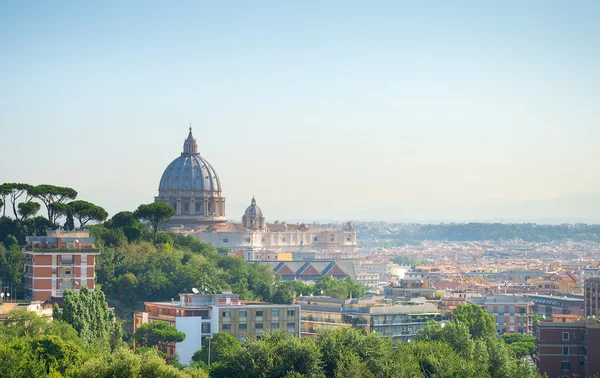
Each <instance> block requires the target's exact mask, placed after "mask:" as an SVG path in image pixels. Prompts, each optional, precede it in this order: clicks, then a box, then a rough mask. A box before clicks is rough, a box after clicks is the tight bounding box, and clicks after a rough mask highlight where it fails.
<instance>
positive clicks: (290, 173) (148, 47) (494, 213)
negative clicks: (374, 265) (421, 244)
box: [0, 0, 600, 221]
mask: <svg viewBox="0 0 600 378" xmlns="http://www.w3.org/2000/svg"><path fill="white" fill-rule="evenodd" d="M599 20H600V1H597V0H592V1H547V0H545V1H522V0H519V1H494V2H492V1H431V2H427V1H410V2H403V1H390V2H372V1H362V2H352V1H348V0H345V1H273V2H266V1H221V2H216V1H215V2H208V1H206V2H203V1H189V2H187V1H173V2H165V1H161V2H153V1H147V0H145V1H139V2H135V1H126V2H121V1H102V2H86V1H58V2H47V1H40V2H34V1H3V2H0V128H1V135H2V137H1V138H2V142H1V143H0V182H7V181H8V182H10V181H17V182H21V181H22V182H29V183H32V184H38V183H50V184H56V185H64V186H71V187H73V188H75V189H77V190H78V191H79V193H80V199H85V200H90V201H92V202H96V203H98V204H100V205H102V206H104V207H105V208H106V209H107V210H108V211H109V212H110V213H115V212H117V211H120V210H126V209H134V208H135V207H137V205H138V204H140V203H149V202H151V201H153V197H154V196H155V195H157V191H158V182H159V180H160V176H161V174H162V172H163V170H164V168H166V166H167V165H168V164H169V163H170V162H171V161H172V160H173V159H174V158H176V157H177V156H179V154H180V152H181V149H182V145H183V140H184V139H185V137H186V136H187V128H188V124H189V123H190V122H191V123H192V126H193V128H194V134H195V136H196V138H197V139H198V144H199V148H200V152H201V154H202V155H203V156H204V157H205V158H206V159H207V160H208V161H209V162H211V164H212V165H213V166H214V167H215V169H216V170H217V172H218V174H219V176H220V178H221V182H222V184H223V188H224V195H225V196H226V197H227V203H228V211H227V215H228V217H229V218H231V219H239V218H240V217H241V215H242V214H241V212H242V211H243V208H244V206H245V205H246V204H249V202H250V198H251V197H252V195H253V194H254V195H256V198H257V200H258V204H259V206H261V207H262V209H263V211H264V212H265V213H266V216H267V219H268V220H271V221H272V220H275V219H280V220H282V219H288V220H295V219H307V220H308V219H340V220H341V219H365V218H370V219H374V218H385V219H417V220H426V219H436V220H469V219H487V218H532V219H533V218H537V219H546V218H569V219H573V218H586V219H599V218H600V195H598V193H600V174H599V172H600V153H599V151H598V145H599V142H600V68H599V67H600V22H599Z"/></svg>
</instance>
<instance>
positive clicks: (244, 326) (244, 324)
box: [240, 323, 248, 330]
mask: <svg viewBox="0 0 600 378" xmlns="http://www.w3.org/2000/svg"><path fill="white" fill-rule="evenodd" d="M243 329H248V324H246V323H241V324H240V330H243Z"/></svg>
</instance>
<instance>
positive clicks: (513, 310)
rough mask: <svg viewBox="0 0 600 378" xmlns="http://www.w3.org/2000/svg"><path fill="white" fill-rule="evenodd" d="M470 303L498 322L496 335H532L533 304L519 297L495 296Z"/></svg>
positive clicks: (469, 300) (469, 301)
mask: <svg viewBox="0 0 600 378" xmlns="http://www.w3.org/2000/svg"><path fill="white" fill-rule="evenodd" d="M467 302H468V303H474V304H478V305H480V306H481V307H483V308H484V309H485V310H487V312H488V313H489V314H492V315H493V316H494V319H495V320H496V333H497V334H498V335H504V334H505V333H521V334H524V335H531V333H532V327H533V319H532V314H533V302H531V301H530V300H529V299H527V298H526V297H524V296H519V295H495V296H485V297H481V298H469V299H468V300H467Z"/></svg>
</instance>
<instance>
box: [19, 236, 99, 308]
mask: <svg viewBox="0 0 600 378" xmlns="http://www.w3.org/2000/svg"><path fill="white" fill-rule="evenodd" d="M26 241H27V245H26V246H25V247H24V248H23V253H24V254H25V266H24V276H25V297H26V298H27V299H32V300H36V301H46V300H48V299H49V298H51V297H62V295H63V293H64V290H66V289H70V290H75V291H78V290H79V289H80V288H81V287H82V286H87V287H88V288H89V289H90V290H94V288H95V287H96V282H95V279H96V276H95V267H96V256H97V255H99V254H100V252H99V250H98V249H95V248H94V238H93V237H90V233H89V231H87V230H81V231H60V230H52V231H48V232H47V234H46V235H45V236H28V237H27V238H26Z"/></svg>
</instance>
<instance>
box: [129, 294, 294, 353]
mask: <svg viewBox="0 0 600 378" xmlns="http://www.w3.org/2000/svg"><path fill="white" fill-rule="evenodd" d="M179 297H180V299H179V301H171V302H144V306H145V311H144V312H137V313H135V314H134V324H133V326H134V330H136V329H138V328H139V327H141V326H142V325H143V324H145V323H148V322H154V321H157V320H163V321H166V322H168V323H170V324H171V325H172V326H173V327H176V328H177V330H179V331H182V332H184V333H185V335H186V337H185V340H184V341H183V342H181V343H173V344H171V345H169V346H167V347H166V348H165V350H163V352H165V353H166V354H167V357H171V356H172V355H174V354H175V353H177V354H178V355H179V358H180V361H181V362H182V363H185V364H188V363H189V362H190V361H191V358H192V355H193V354H194V352H196V351H197V350H199V349H202V348H203V347H205V346H207V345H208V343H207V341H208V338H209V337H211V336H212V335H213V334H214V333H217V332H227V333H229V334H230V335H232V336H233V337H235V338H237V339H238V340H240V341H243V340H245V339H246V338H253V337H257V338H260V337H262V335H263V333H264V332H266V331H272V330H277V329H284V330H286V331H287V332H288V333H290V334H293V335H295V336H300V306H297V305H276V304H269V303H262V302H250V301H243V300H240V298H239V294H233V293H231V292H230V291H224V292H223V293H221V294H196V293H185V294H180V295H179ZM134 347H135V345H134Z"/></svg>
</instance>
